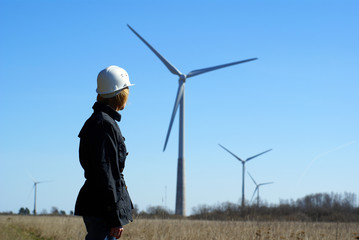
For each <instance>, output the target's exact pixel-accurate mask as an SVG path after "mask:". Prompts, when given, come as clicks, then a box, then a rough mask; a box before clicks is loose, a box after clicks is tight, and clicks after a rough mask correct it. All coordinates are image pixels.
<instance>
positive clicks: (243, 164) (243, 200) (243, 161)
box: [218, 144, 272, 208]
mask: <svg viewBox="0 0 359 240" xmlns="http://www.w3.org/2000/svg"><path fill="white" fill-rule="evenodd" d="M218 145H219V146H220V147H222V148H223V149H224V150H226V151H227V152H229V153H230V154H231V155H232V156H233V157H235V158H237V159H238V160H239V161H240V162H241V163H242V208H243V207H244V204H245V203H244V202H245V198H244V175H245V174H244V173H245V169H246V166H245V165H246V162H248V161H249V160H252V159H253V158H256V157H258V156H260V155H262V154H265V153H266V152H269V151H271V150H272V149H269V150H267V151H264V152H262V153H259V154H257V155H254V156H253V157H250V158H247V159H246V160H242V159H240V158H239V157H237V156H236V155H235V154H234V153H232V152H231V151H229V150H228V149H227V148H225V147H223V146H222V145H221V144H218Z"/></svg>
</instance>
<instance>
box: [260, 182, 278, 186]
mask: <svg viewBox="0 0 359 240" xmlns="http://www.w3.org/2000/svg"><path fill="white" fill-rule="evenodd" d="M272 183H274V182H267V183H260V184H258V186H262V185H267V184H272Z"/></svg>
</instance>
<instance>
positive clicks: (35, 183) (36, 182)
mask: <svg viewBox="0 0 359 240" xmlns="http://www.w3.org/2000/svg"><path fill="white" fill-rule="evenodd" d="M32 181H33V182H34V186H33V188H34V189H35V191H34V212H33V213H34V215H36V192H37V184H39V183H46V182H50V181H35V180H34V179H32Z"/></svg>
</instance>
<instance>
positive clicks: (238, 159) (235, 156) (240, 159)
mask: <svg viewBox="0 0 359 240" xmlns="http://www.w3.org/2000/svg"><path fill="white" fill-rule="evenodd" d="M218 145H219V146H221V147H222V148H223V149H224V150H226V151H227V152H229V153H230V154H231V155H232V156H233V157H235V158H237V159H238V160H239V161H241V162H242V163H244V161H243V160H242V159H240V158H239V157H238V156H236V155H235V154H234V153H232V152H231V151H229V150H228V149H227V148H225V147H223V146H222V145H221V144H218Z"/></svg>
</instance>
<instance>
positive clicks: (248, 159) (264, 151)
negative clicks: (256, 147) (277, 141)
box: [246, 149, 272, 162]
mask: <svg viewBox="0 0 359 240" xmlns="http://www.w3.org/2000/svg"><path fill="white" fill-rule="evenodd" d="M271 150H272V149H269V150H267V151H264V152H262V153H260V154H257V155H254V156H253V157H250V158H247V160H246V162H247V161H249V160H251V159H253V158H256V157H258V156H260V155H262V154H265V153H266V152H269V151H271Z"/></svg>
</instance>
